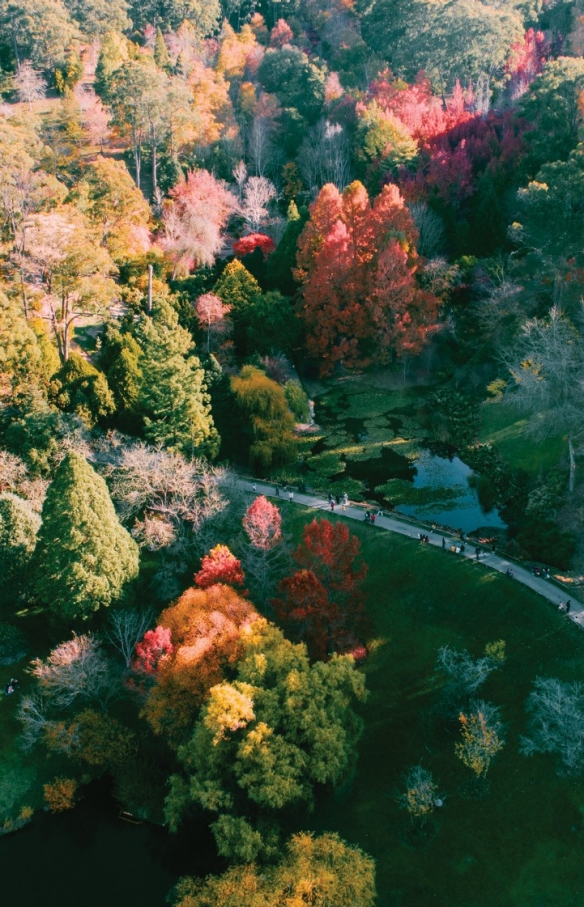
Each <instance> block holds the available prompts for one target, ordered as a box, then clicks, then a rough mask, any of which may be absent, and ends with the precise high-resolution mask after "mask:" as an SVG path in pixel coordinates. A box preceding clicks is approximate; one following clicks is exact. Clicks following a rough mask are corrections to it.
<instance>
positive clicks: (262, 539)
mask: <svg viewBox="0 0 584 907" xmlns="http://www.w3.org/2000/svg"><path fill="white" fill-rule="evenodd" d="M243 528H244V529H245V531H246V533H247V537H248V538H249V540H250V543H251V544H252V545H253V547H254V548H260V549H262V550H263V551H269V550H270V548H273V547H274V545H276V544H277V543H278V542H279V541H280V539H281V538H282V516H281V514H280V511H279V510H278V508H277V507H276V505H275V504H272V503H270V501H268V499H267V498H266V497H264V495H259V497H257V498H256V499H255V501H253V503H252V504H250V505H249V507H248V508H247V510H246V511H245V515H244V517H243Z"/></svg>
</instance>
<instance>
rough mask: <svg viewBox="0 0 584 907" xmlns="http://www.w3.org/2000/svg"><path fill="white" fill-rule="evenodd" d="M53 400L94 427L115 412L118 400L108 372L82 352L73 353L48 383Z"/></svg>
mask: <svg viewBox="0 0 584 907" xmlns="http://www.w3.org/2000/svg"><path fill="white" fill-rule="evenodd" d="M49 399H50V401H51V403H52V404H53V405H55V406H58V407H59V409H62V410H64V411H65V412H71V413H77V415H78V416H80V417H81V418H82V419H83V421H84V422H85V423H86V424H87V425H88V426H89V427H90V428H93V427H94V426H95V425H96V424H97V422H98V421H99V420H101V419H106V418H107V417H108V416H111V415H112V414H113V413H114V412H115V402H114V398H113V395H112V392H111V390H110V389H109V387H108V383H107V380H106V377H105V375H104V374H103V373H102V372H100V371H98V369H96V368H95V366H93V365H91V363H90V362H87V360H86V359H84V358H83V356H81V355H80V354H79V353H71V355H70V356H69V358H68V359H67V361H66V362H65V363H64V365H62V366H61V368H60V369H59V371H58V372H56V373H55V374H54V375H53V377H52V379H51V383H50V385H49Z"/></svg>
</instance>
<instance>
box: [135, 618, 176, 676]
mask: <svg viewBox="0 0 584 907" xmlns="http://www.w3.org/2000/svg"><path fill="white" fill-rule="evenodd" d="M173 651H174V646H173V644H172V642H171V638H170V630H168V629H167V628H166V627H161V626H158V627H156V628H155V629H154V630H147V631H146V633H145V634H144V636H143V638H142V639H141V640H140V642H138V643H137V644H136V657H135V659H134V661H133V663H132V667H133V669H134V671H135V672H136V673H137V674H150V675H155V674H158V672H159V670H160V669H161V668H162V665H163V660H164V659H165V658H169V657H170V656H171V655H172V653H173Z"/></svg>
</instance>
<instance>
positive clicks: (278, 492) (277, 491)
mask: <svg viewBox="0 0 584 907" xmlns="http://www.w3.org/2000/svg"><path fill="white" fill-rule="evenodd" d="M276 497H277V498H279V497H280V486H279V485H276Z"/></svg>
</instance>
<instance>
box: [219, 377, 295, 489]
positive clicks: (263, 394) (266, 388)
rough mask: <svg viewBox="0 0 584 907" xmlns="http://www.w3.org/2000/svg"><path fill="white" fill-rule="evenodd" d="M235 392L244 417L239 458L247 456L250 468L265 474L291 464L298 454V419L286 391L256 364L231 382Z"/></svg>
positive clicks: (240, 412)
mask: <svg viewBox="0 0 584 907" xmlns="http://www.w3.org/2000/svg"><path fill="white" fill-rule="evenodd" d="M231 389H232V391H233V394H234V395H235V403H236V409H237V410H238V411H239V414H240V416H241V417H242V428H243V433H242V436H241V439H240V445H239V456H240V457H241V455H242V454H243V455H245V454H247V457H248V459H249V463H250V466H252V467H253V468H254V469H256V470H257V471H258V472H259V473H264V474H265V473H266V472H267V471H268V470H270V469H271V468H272V467H273V466H282V465H284V464H285V463H288V462H290V460H292V459H293V458H294V455H295V453H296V441H295V438H294V435H293V434H292V432H293V430H294V416H293V415H292V413H291V412H290V409H289V407H288V403H287V401H286V395H285V392H284V389H283V388H282V387H280V385H279V384H276V382H275V381H272V380H271V378H268V376H267V375H266V374H265V373H264V372H262V371H261V370H260V369H258V368H254V367H253V366H252V365H246V366H244V368H242V370H241V373H240V375H238V376H237V377H235V378H232V379H231Z"/></svg>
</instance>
